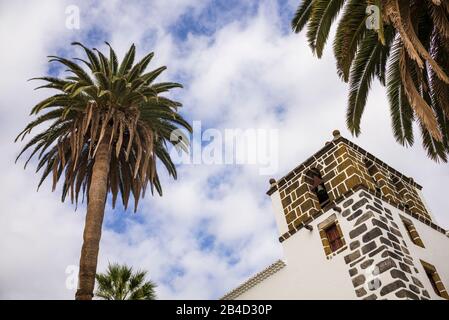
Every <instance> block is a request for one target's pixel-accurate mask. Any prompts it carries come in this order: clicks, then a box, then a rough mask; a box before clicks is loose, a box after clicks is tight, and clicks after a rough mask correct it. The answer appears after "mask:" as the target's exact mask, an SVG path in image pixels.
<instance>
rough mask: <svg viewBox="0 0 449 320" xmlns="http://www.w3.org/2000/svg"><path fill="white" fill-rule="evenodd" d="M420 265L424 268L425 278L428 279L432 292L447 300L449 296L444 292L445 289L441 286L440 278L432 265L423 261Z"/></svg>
mask: <svg viewBox="0 0 449 320" xmlns="http://www.w3.org/2000/svg"><path fill="white" fill-rule="evenodd" d="M421 264H422V266H423V268H424V271H425V272H426V275H427V278H428V279H429V282H430V284H431V285H432V288H433V291H435V293H436V294H437V295H438V296H440V297H442V298H445V299H449V295H448V293H447V291H446V288H445V287H444V285H443V282H441V278H440V276H439V275H438V272H437V270H436V269H435V267H434V266H433V265H431V264H430V263H427V262H425V261H422V260H421Z"/></svg>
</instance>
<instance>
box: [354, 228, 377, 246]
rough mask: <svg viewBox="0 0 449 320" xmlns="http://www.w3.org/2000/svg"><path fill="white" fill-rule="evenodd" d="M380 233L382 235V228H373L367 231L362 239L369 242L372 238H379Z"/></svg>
mask: <svg viewBox="0 0 449 320" xmlns="http://www.w3.org/2000/svg"><path fill="white" fill-rule="evenodd" d="M356 230H357V229H356ZM380 235H382V230H380V228H378V227H376V228H374V229H371V230H370V231H368V232H367V233H365V234H364V235H363V237H362V240H363V242H368V241H371V240H373V239H375V238H377V237H378V236H380Z"/></svg>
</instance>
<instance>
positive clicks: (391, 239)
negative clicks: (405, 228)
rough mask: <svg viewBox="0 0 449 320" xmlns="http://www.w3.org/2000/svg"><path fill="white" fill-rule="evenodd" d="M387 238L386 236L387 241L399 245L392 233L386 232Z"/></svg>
mask: <svg viewBox="0 0 449 320" xmlns="http://www.w3.org/2000/svg"><path fill="white" fill-rule="evenodd" d="M387 236H388V239H390V241H394V242H396V243H399V240H398V238H396V237H395V236H394V235H393V234H392V233H390V232H388V234H387Z"/></svg>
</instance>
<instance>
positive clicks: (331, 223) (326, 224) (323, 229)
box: [318, 214, 346, 256]
mask: <svg viewBox="0 0 449 320" xmlns="http://www.w3.org/2000/svg"><path fill="white" fill-rule="evenodd" d="M318 230H319V231H320V238H321V243H322V244H323V249H324V253H325V254H326V256H330V255H331V254H332V253H334V254H337V253H339V252H342V251H344V248H346V242H345V239H344V237H343V232H342V231H341V228H340V225H339V223H338V220H337V216H336V215H335V214H332V215H331V216H329V217H328V218H326V219H325V220H324V221H322V222H321V223H319V224H318Z"/></svg>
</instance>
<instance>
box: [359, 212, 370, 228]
mask: <svg viewBox="0 0 449 320" xmlns="http://www.w3.org/2000/svg"><path fill="white" fill-rule="evenodd" d="M372 217H374V213H372V212H371V211H368V212H365V213H364V214H363V215H362V216H361V217H360V218H358V219H357V221H356V222H355V225H356V226H358V225H359V224H361V223H362V222H365V221H366V220H368V219H370V218H372Z"/></svg>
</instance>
